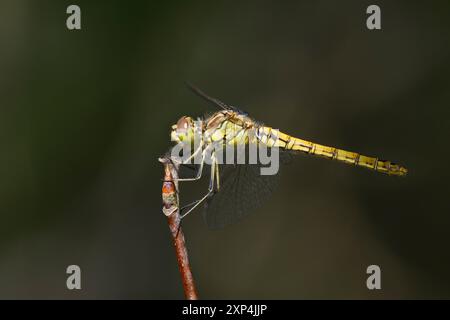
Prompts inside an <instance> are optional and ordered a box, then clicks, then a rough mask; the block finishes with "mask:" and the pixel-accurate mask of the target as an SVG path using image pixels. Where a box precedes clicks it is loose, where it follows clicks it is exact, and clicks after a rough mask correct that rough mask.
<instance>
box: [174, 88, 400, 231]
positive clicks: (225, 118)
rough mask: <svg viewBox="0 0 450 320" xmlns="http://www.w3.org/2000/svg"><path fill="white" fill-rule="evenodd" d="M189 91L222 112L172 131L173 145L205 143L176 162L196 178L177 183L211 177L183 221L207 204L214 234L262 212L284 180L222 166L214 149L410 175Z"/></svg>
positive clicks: (253, 167) (249, 167) (249, 168)
mask: <svg viewBox="0 0 450 320" xmlns="http://www.w3.org/2000/svg"><path fill="white" fill-rule="evenodd" d="M187 85H188V87H189V88H190V89H191V90H192V91H193V92H194V93H195V94H197V95H198V96H200V97H201V98H203V99H205V100H206V101H208V102H209V103H212V104H213V105H215V106H216V107H218V108H219V111H217V112H215V113H213V114H211V115H209V116H206V117H204V118H198V119H197V121H194V119H193V118H192V117H189V116H183V117H181V118H180V119H179V120H178V122H177V123H176V124H174V125H173V126H172V130H171V140H172V141H173V142H175V143H177V144H189V145H191V146H192V144H193V141H194V138H195V137H196V135H197V136H199V137H200V142H199V143H198V144H197V146H196V147H194V149H193V152H192V155H191V156H190V157H188V158H186V159H184V160H180V159H175V161H177V162H178V163H179V165H180V166H181V167H184V166H185V167H187V168H189V169H190V170H193V171H194V174H193V176H190V177H181V176H180V177H179V178H178V181H196V180H199V179H201V177H202V176H203V173H204V172H206V171H208V173H209V174H208V175H209V187H208V190H207V192H206V193H205V194H204V195H203V196H202V197H201V198H200V199H198V200H196V201H194V202H192V203H190V204H188V205H186V206H184V207H182V208H181V209H180V210H181V218H184V217H185V216H187V215H188V214H189V213H190V212H192V211H193V210H194V209H196V208H197V207H199V206H200V205H202V204H203V205H204V218H205V220H206V223H207V225H208V226H209V227H210V228H212V229H218V228H223V227H225V226H227V225H229V224H232V223H235V222H237V221H239V220H241V219H242V218H243V217H244V216H246V215H247V214H249V213H250V212H252V211H254V210H255V209H257V208H258V207H259V206H260V205H261V204H262V203H263V202H264V201H265V200H266V199H267V198H268V196H269V195H270V194H271V193H272V192H273V191H275V189H276V188H277V185H278V183H277V178H278V176H279V175H278V174H276V175H262V174H261V171H260V169H261V164H258V163H256V164H222V163H220V162H219V161H218V159H217V155H216V154H215V153H214V152H213V153H211V149H214V148H213V147H215V149H217V146H219V147H225V146H233V147H236V146H242V145H247V146H248V145H251V144H260V145H263V146H266V147H267V148H269V149H270V148H278V149H279V150H280V158H281V159H282V162H283V163H284V162H287V161H286V159H290V158H291V157H292V155H296V154H308V155H312V156H318V157H322V158H327V159H331V160H336V161H339V162H342V163H346V164H349V165H353V166H357V167H363V168H367V169H370V170H373V171H376V172H380V173H383V174H387V175H392V176H405V175H406V174H407V172H408V170H407V169H406V168H405V167H403V166H401V165H398V164H396V163H393V162H391V161H387V160H382V159H379V158H376V157H369V156H365V155H362V154H359V153H356V152H350V151H346V150H342V149H338V148H335V147H330V146H325V145H321V144H317V143H314V142H311V141H307V140H304V139H300V138H296V137H294V136H292V135H289V134H286V133H283V132H280V131H278V130H275V129H273V128H272V127H270V126H266V125H264V124H262V123H261V122H258V121H256V120H254V119H252V118H251V117H250V116H249V115H248V113H247V112H244V111H242V110H240V109H238V108H236V107H234V106H231V105H228V104H226V103H224V102H222V101H220V100H218V99H216V98H213V97H210V96H209V95H207V94H206V93H204V92H203V91H201V90H200V89H198V88H197V87H195V86H193V85H191V84H187ZM208 151H209V152H210V157H211V159H210V163H209V166H208V167H209V169H206V170H205V169H204V168H205V165H204V164H205V162H206V157H207V156H206V155H207V153H208ZM194 157H199V159H200V161H199V162H200V163H197V164H195V165H193V166H191V162H192V159H193V158H194ZM283 159H284V160H283ZM183 211H184V212H183Z"/></svg>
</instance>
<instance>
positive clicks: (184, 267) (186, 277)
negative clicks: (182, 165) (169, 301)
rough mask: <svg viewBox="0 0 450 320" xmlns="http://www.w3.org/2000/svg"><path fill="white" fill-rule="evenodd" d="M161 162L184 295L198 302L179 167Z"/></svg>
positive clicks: (165, 208)
mask: <svg viewBox="0 0 450 320" xmlns="http://www.w3.org/2000/svg"><path fill="white" fill-rule="evenodd" d="M159 161H160V162H161V163H162V164H163V165H164V182H163V186H162V200H163V212H164V214H165V215H166V216H167V222H168V223H169V229H170V233H171V234H172V238H173V244H174V246H175V253H176V255H177V261H178V267H179V269H180V274H181V280H182V281H183V288H184V295H185V296H186V299H188V300H197V299H198V296H197V290H196V289H195V282H194V277H193V276H192V272H191V267H190V265H189V259H188V253H187V249H186V243H185V240H184V234H183V230H182V229H181V226H180V222H181V219H180V210H179V199H178V182H177V178H178V166H177V165H176V164H175V163H173V162H172V161H171V160H170V159H168V158H167V157H164V158H160V159H159Z"/></svg>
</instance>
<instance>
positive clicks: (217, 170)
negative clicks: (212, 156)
mask: <svg viewBox="0 0 450 320" xmlns="http://www.w3.org/2000/svg"><path fill="white" fill-rule="evenodd" d="M215 165H216V167H215V169H214V170H215V171H216V187H217V191H219V190H220V180H219V164H218V163H217V161H216V163H215Z"/></svg>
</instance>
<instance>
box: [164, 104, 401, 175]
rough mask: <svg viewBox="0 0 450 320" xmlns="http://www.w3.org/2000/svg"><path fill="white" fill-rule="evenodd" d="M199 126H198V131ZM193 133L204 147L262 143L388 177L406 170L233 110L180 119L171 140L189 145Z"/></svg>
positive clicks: (388, 162)
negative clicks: (267, 124)
mask: <svg viewBox="0 0 450 320" xmlns="http://www.w3.org/2000/svg"><path fill="white" fill-rule="evenodd" d="M182 120H183V121H182ZM198 123H200V126H201V127H200V128H199V127H198V126H199V125H198ZM180 129H182V130H180ZM196 130H197V131H198V132H201V134H202V142H203V147H206V146H208V145H210V144H213V143H219V144H220V143H222V144H229V145H239V144H248V143H263V144H265V145H266V146H267V147H279V148H280V149H284V150H288V151H293V152H295V151H298V152H302V153H307V154H311V155H315V156H320V157H324V158H328V159H333V160H337V161H340V162H343V163H347V164H350V165H355V166H359V167H364V168H367V169H371V170H375V171H378V172H381V173H385V174H389V175H395V176H404V175H406V174H407V169H406V168H404V167H402V166H400V165H398V164H395V163H393V162H391V161H387V160H380V159H378V158H374V157H368V156H364V155H361V154H359V153H356V152H350V151H345V150H341V149H338V148H334V147H328V146H324V145H320V144H317V143H313V142H310V141H307V140H303V139H300V138H295V137H293V136H290V135H288V134H285V133H282V132H279V131H278V130H275V129H273V128H271V127H268V126H264V125H262V124H259V123H257V122H256V121H254V120H253V119H251V118H250V117H248V116H247V115H246V114H244V113H241V112H238V111H235V110H222V111H219V112H216V113H214V114H213V115H211V116H210V117H208V118H207V119H206V120H204V121H200V122H197V123H194V121H192V119H191V118H189V117H183V118H181V119H180V121H179V122H178V124H177V125H174V126H173V131H172V140H174V141H189V140H191V139H193V136H194V132H195V131H196Z"/></svg>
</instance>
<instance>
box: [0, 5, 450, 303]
mask: <svg viewBox="0 0 450 320" xmlns="http://www.w3.org/2000/svg"><path fill="white" fill-rule="evenodd" d="M70 4H77V5H79V6H80V7H81V11H82V30H80V31H69V30H67V28H66V24H65V23H66V18H67V16H68V15H67V14H66V8H67V6H68V5H70ZM370 4H377V5H379V6H380V7H381V10H382V30H381V31H369V30H367V28H366V18H367V15H366V13H365V11H366V8H367V6H368V5H370ZM449 12H450V3H449V2H448V1H433V2H425V1H395V2H394V1H376V2H372V1H339V2H338V1H331V0H328V1H291V2H289V1H286V2H282V3H281V2H279V1H245V2H236V1H233V2H231V1H189V2H187V1H178V2H175V1H164V2H163V1H142V2H138V1H133V2H127V1H82V0H77V1H25V0H3V1H1V3H0V105H1V106H0V141H1V156H0V298H4V299H11V298H41V299H50V298H58V299H79V298H88V299H94V298H105V299H116V298H125V299H132V298H135V299H154V298H158V299H172V298H175V299H181V298H183V292H182V287H181V283H180V278H179V274H178V268H177V264H176V259H175V255H174V250H173V247H172V243H171V238H170V236H169V231H168V228H167V223H166V218H165V217H164V216H163V214H162V212H161V179H162V167H161V165H160V164H159V163H158V161H157V159H158V156H160V155H161V154H163V153H165V152H166V151H167V150H168V148H169V147H170V146H171V143H170V139H169V131H170V126H171V125H172V124H173V123H175V122H176V121H177V119H178V118H179V117H180V116H182V115H191V116H194V117H197V116H201V115H202V114H204V113H207V112H212V111H214V108H212V107H211V106H209V105H207V104H205V103H204V102H203V101H202V100H200V99H199V98H198V97H196V96H194V95H193V94H192V93H191V92H189V91H188V90H187V89H186V87H185V85H184V81H186V80H188V81H191V82H193V83H195V84H196V85H198V86H199V87H201V88H203V89H204V90H205V91H206V92H208V93H209V94H211V95H212V96H216V97H218V98H221V99H222V100H224V101H225V102H228V103H230V104H233V105H238V106H240V107H242V108H243V109H244V110H246V111H248V112H249V113H250V114H251V115H252V116H253V117H254V118H256V119H258V120H260V121H262V122H264V123H267V124H269V125H271V126H273V127H275V128H280V129H282V130H283V131H285V132H288V133H291V134H294V135H297V136H300V137H302V138H305V139H309V140H312V141H315V142H319V143H322V144H328V145H334V146H337V147H340V148H344V149H348V150H354V151H358V152H361V153H363V154H368V155H374V156H380V157H382V158H386V159H389V160H392V161H396V162H400V163H402V164H404V165H406V166H407V167H408V168H409V170H410V174H409V175H408V176H407V177H406V178H404V179H401V178H395V177H388V176H384V175H380V174H376V173H373V172H370V171H367V170H364V169H357V168H354V167H350V166H345V165H341V164H338V163H335V162H331V161H327V160H322V159H313V158H309V157H307V156H300V157H298V159H296V160H295V161H293V163H291V164H290V165H289V166H288V167H287V168H285V169H284V170H283V172H282V174H283V177H282V180H281V183H280V186H279V190H278V191H277V192H276V193H275V194H274V196H273V197H272V198H270V199H269V200H268V201H267V203H266V204H265V205H264V207H263V208H262V209H260V210H259V211H258V212H257V213H255V214H253V215H251V216H249V217H248V218H246V219H245V220H244V221H242V222H241V223H239V224H236V225H233V226H230V227H228V228H225V229H223V230H220V231H210V230H209V229H208V228H207V227H206V225H205V224H204V222H203V219H202V216H201V214H200V212H198V213H196V214H192V215H190V216H189V217H188V218H187V219H186V220H185V221H184V225H183V227H184V231H185V234H186V238H187V243H188V249H189V253H190V260H191V263H192V268H193V272H194V276H195V278H196V281H197V285H198V290H199V294H200V297H202V298H210V299H220V298H255V299H259V298H267V299H283V298H285V299H309V298H327V299H361V298H368V299H381V298H385V299H398V298H406V299H413V298H425V299H427V298H450V276H449V268H450V250H449V244H450V241H449V240H450V236H449V231H448V230H449V224H450V210H449V209H450V206H449V200H448V197H449V195H450V194H449V187H448V181H449V179H450V173H449V169H448V161H449V160H448V159H450V148H449V145H448V138H449V134H450V130H449V129H450V128H449V118H450V108H449V99H450V77H449V71H450V46H449V35H450V19H449V18H450V14H449ZM181 187H182V189H181V193H182V201H188V200H191V199H192V198H195V197H196V196H197V195H199V194H200V193H202V192H204V185H202V184H201V183H200V184H196V183H185V184H183V185H182V186H181ZM70 264H77V265H79V266H80V267H81V270H82V290H80V291H76V290H74V291H69V290H67V289H66V277H67V275H66V267H67V266H68V265H70ZM371 264H377V265H379V266H380V267H381V271H382V280H381V281H382V290H379V291H369V290H368V289H367V288H366V278H367V274H366V268H367V266H369V265H371Z"/></svg>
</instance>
